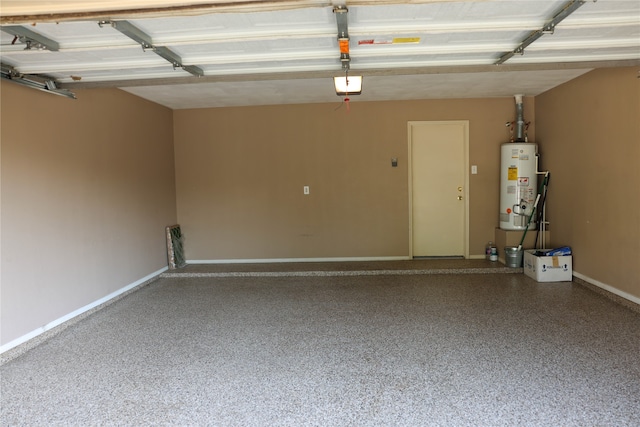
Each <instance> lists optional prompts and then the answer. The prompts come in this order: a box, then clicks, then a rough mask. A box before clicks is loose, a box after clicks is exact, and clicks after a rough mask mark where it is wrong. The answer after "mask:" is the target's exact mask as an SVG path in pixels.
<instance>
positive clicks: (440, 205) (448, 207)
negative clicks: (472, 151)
mask: <svg viewBox="0 0 640 427" xmlns="http://www.w3.org/2000/svg"><path fill="white" fill-rule="evenodd" d="M468 127H469V125H468V122H467V121H448V122H409V156H410V171H409V174H410V178H409V188H410V203H411V209H410V215H411V219H410V223H411V236H410V237H411V238H410V240H411V248H410V249H411V255H412V256H413V257H458V256H463V257H465V258H466V257H468V255H469V254H468V249H467V247H468V245H467V241H468V230H467V212H468V203H467V194H468V192H467V181H468V177H467V174H466V171H467V163H468V160H467V158H468V154H467V153H468Z"/></svg>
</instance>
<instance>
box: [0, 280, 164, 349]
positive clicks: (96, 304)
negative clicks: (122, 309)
mask: <svg viewBox="0 0 640 427" xmlns="http://www.w3.org/2000/svg"><path fill="white" fill-rule="evenodd" d="M167 269H168V267H164V268H161V269H160V270H157V271H154V272H153V273H151V274H149V275H147V276H145V277H143V278H142V279H139V280H136V281H135V282H133V283H131V284H129V285H127V286H125V287H123V288H120V289H118V290H117V291H115V292H112V293H110V294H109V295H107V296H105V297H103V298H100V299H99V300H96V301H94V302H92V303H91V304H87V305H85V306H84V307H81V308H79V309H77V310H75V311H73V312H71V313H69V314H67V315H65V316H62V317H60V318H58V319H56V320H54V321H52V322H49V323H47V324H46V325H44V326H41V327H39V328H38V329H36V330H34V331H31V332H29V333H28V334H25V335H23V336H21V337H19V338H16V339H15V340H13V341H10V342H8V343H6V344H4V345H3V346H0V354H2V353H4V352H6V351H8V350H11V349H13V348H15V347H17V346H19V345H20V344H24V343H26V342H27V341H30V340H32V339H34V338H36V337H38V336H39V335H42V334H44V333H45V332H48V331H50V330H52V329H53V328H55V327H57V326H60V325H62V324H63V323H65V322H68V321H70V320H72V319H74V318H77V317H78V316H80V315H82V314H84V313H86V312H88V311H90V310H93V309H95V308H96V307H99V306H100V305H102V304H105V303H107V302H109V301H111V300H113V299H114V298H117V297H118V296H120V295H122V294H124V293H126V292H128V291H130V290H132V289H134V288H136V287H137V286H140V285H142V284H143V283H146V282H148V281H150V280H151V279H154V278H155V277H156V276H159V275H160V274H162V273H164V272H165V271H167Z"/></svg>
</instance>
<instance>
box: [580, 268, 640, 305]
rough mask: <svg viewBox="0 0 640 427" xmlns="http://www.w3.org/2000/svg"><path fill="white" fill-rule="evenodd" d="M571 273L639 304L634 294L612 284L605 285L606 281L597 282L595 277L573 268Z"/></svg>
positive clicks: (638, 299) (639, 299)
mask: <svg viewBox="0 0 640 427" xmlns="http://www.w3.org/2000/svg"><path fill="white" fill-rule="evenodd" d="M573 275H574V276H576V277H577V278H578V279H581V280H584V281H585V282H587V283H590V284H592V285H594V286H597V287H599V288H601V289H604V290H605V291H607V292H611V293H612V294H615V295H617V296H619V297H621V298H624V299H626V300H629V301H631V302H633V303H636V304H638V305H640V298H638V297H637V296H635V295H631V294H629V293H627V292H625V291H621V290H620V289H618V288H614V287H613V286H611V285H607V284H606V283H602V282H599V281H597V280H595V279H592V278H591V277H589V276H585V275H584V274H580V273H578V272H577V271H575V270H574V272H573Z"/></svg>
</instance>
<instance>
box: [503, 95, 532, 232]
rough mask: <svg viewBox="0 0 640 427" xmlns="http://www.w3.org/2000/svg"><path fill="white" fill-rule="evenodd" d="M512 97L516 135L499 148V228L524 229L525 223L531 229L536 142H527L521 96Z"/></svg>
mask: <svg viewBox="0 0 640 427" xmlns="http://www.w3.org/2000/svg"><path fill="white" fill-rule="evenodd" d="M515 98H516V113H517V121H516V135H515V138H512V139H514V142H507V143H505V144H502V145H501V147H500V156H501V160H500V228H501V229H503V230H524V229H526V228H527V226H528V227H529V229H530V230H533V229H535V228H536V223H535V219H534V218H532V214H533V210H534V208H535V203H536V197H537V195H538V177H537V175H536V169H537V158H536V156H537V155H538V145H537V144H534V143H529V142H527V138H526V136H525V134H524V128H525V123H524V115H523V107H522V95H516V96H515ZM507 124H508V125H509V124H510V123H507ZM530 218H531V221H529V219H530Z"/></svg>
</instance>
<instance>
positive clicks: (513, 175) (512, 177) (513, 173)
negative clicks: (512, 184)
mask: <svg viewBox="0 0 640 427" xmlns="http://www.w3.org/2000/svg"><path fill="white" fill-rule="evenodd" d="M507 179H508V180H509V181H517V180H518V168H513V167H511V168H509V172H508V173H507Z"/></svg>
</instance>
